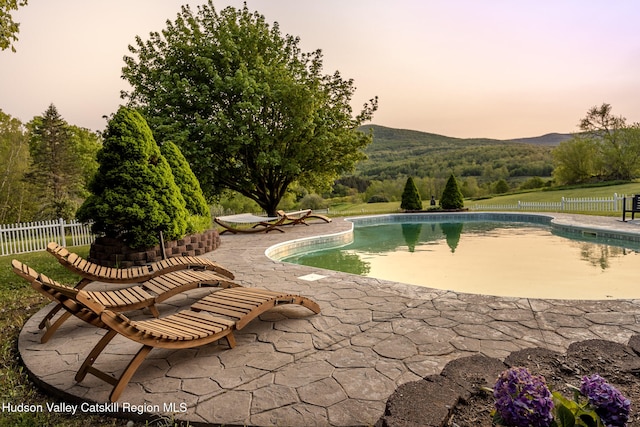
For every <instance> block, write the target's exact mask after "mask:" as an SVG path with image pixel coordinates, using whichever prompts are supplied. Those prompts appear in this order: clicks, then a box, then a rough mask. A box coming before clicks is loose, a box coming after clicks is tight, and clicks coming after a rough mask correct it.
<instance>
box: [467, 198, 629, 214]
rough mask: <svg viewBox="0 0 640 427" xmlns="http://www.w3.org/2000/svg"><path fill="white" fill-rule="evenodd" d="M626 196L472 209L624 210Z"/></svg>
mask: <svg viewBox="0 0 640 427" xmlns="http://www.w3.org/2000/svg"><path fill="white" fill-rule="evenodd" d="M624 198H625V196H623V195H618V194H614V195H613V197H563V198H562V199H561V200H560V201H559V202H520V201H518V202H517V203H512V204H477V205H473V206H470V209H471V210H476V211H484V210H507V211H508V210H517V211H551V212H622V204H623V203H624Z"/></svg>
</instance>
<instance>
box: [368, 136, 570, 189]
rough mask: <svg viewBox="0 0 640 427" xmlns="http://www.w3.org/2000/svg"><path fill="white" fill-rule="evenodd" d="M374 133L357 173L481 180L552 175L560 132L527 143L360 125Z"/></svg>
mask: <svg viewBox="0 0 640 427" xmlns="http://www.w3.org/2000/svg"><path fill="white" fill-rule="evenodd" d="M361 130H363V131H372V132H373V142H372V143H371V144H370V145H369V146H368V147H367V148H366V149H365V152H366V154H367V156H368V160H365V161H363V162H361V163H359V164H358V166H357V172H358V175H359V176H361V177H362V178H365V179H371V180H385V179H396V178H398V177H402V178H403V179H406V177H407V176H413V177H418V178H422V177H439V178H444V179H446V178H447V176H448V175H447V174H448V172H449V171H453V172H454V174H455V175H456V176H459V177H463V178H464V177H472V176H473V177H476V178H477V179H478V180H480V181H482V182H487V181H496V180H498V179H500V178H505V179H506V178H510V177H520V176H551V172H552V170H553V159H552V156H551V150H552V146H551V144H557V143H558V141H561V140H563V139H568V138H569V137H568V136H565V135H555V136H553V137H552V136H545V137H540V138H530V139H529V140H527V141H526V142H520V141H515V140H513V141H500V140H494V139H481V138H474V139H460V138H451V137H447V136H442V135H436V134H431V133H425V132H418V131H411V130H404V129H392V128H387V127H382V126H376V125H365V126H362V128H361Z"/></svg>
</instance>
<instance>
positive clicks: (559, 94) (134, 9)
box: [0, 0, 640, 139]
mask: <svg viewBox="0 0 640 427" xmlns="http://www.w3.org/2000/svg"><path fill="white" fill-rule="evenodd" d="M204 3H205V1H187V0H109V1H102V0H29V4H28V6H26V7H24V8H21V9H20V10H19V11H18V12H15V13H14V20H15V21H17V22H19V23H20V33H19V36H18V37H19V41H18V42H17V43H15V47H16V49H17V53H12V52H11V51H10V50H5V51H0V110H2V111H3V112H5V113H6V114H9V115H11V116H12V117H16V118H18V119H20V120H21V121H22V122H24V123H26V122H28V121H29V120H31V119H32V118H33V117H34V116H38V115H42V114H43V113H44V111H45V110H46V109H47V107H48V106H49V105H50V104H52V103H53V104H54V105H55V106H56V107H57V109H58V112H59V113H60V115H61V116H62V117H63V118H64V119H65V120H66V121H67V122H68V123H69V124H72V125H76V126H81V127H86V128H89V129H91V130H103V129H104V127H105V126H106V120H105V119H104V116H108V115H110V114H111V113H114V112H115V111H116V110H117V108H118V106H119V105H121V104H123V103H124V101H123V100H122V99H121V98H120V91H121V90H127V89H129V86H128V83H127V82H126V81H124V80H122V79H121V69H122V67H123V65H124V61H123V57H124V56H125V55H128V54H129V53H128V49H127V47H128V45H130V44H135V38H136V36H140V37H141V38H142V39H143V40H146V39H148V35H149V33H150V32H151V31H161V30H162V29H164V28H165V27H166V21H167V19H170V20H175V18H176V15H177V14H178V12H179V11H180V6H181V5H183V4H189V5H191V7H192V9H193V10H194V11H195V10H196V8H197V5H200V4H204ZM246 3H247V6H248V7H249V9H250V10H252V11H253V10H257V11H259V12H260V13H261V14H263V15H264V16H265V18H266V19H267V21H268V22H270V23H273V22H278V23H279V25H280V29H281V31H282V33H285V34H291V35H294V36H298V37H300V40H301V42H300V46H301V48H302V49H303V51H313V50H316V49H322V51H323V54H324V72H325V73H326V74H332V73H333V72H334V71H336V70H339V71H340V73H341V75H342V76H343V77H344V78H351V79H353V80H354V82H355V86H356V88H357V90H356V93H355V95H354V98H353V107H354V110H355V111H360V109H361V106H362V104H363V103H364V102H366V101H367V100H369V99H370V98H372V97H374V96H378V97H379V109H378V111H377V112H376V113H375V115H374V117H373V120H372V121H371V123H374V124H377V125H382V126H388V127H393V128H402V129H412V130H419V131H424V132H431V133H436V134H441V135H446V136H452V137H459V138H476V137H486V138H496V139H510V138H520V137H532V136H539V135H543V134H546V133H551V132H561V133H569V132H576V131H577V130H578V128H577V124H578V122H579V120H580V119H581V118H582V117H584V116H585V114H586V112H587V110H588V109H589V108H591V107H593V106H596V105H600V104H602V103H605V102H606V103H609V104H611V106H612V107H613V114H615V115H620V116H623V117H625V118H626V119H627V121H628V122H629V123H634V122H640V31H638V29H637V22H638V19H640V2H638V1H636V0H616V1H615V2H612V1H609V0H322V1H311V0H246ZM242 4H243V2H242V1H241V0H225V1H214V6H215V7H216V9H217V10H222V9H223V8H225V7H227V6H234V7H237V8H240V7H242Z"/></svg>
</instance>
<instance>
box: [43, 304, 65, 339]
mask: <svg viewBox="0 0 640 427" xmlns="http://www.w3.org/2000/svg"><path fill="white" fill-rule="evenodd" d="M52 311H53V310H52ZM54 314H55V313H54ZM70 316H71V313H69V312H68V311H65V312H64V313H62V314H61V315H60V317H58V320H56V321H55V322H53V324H51V325H48V323H49V322H46V323H47V325H48V327H47V332H45V333H44V335H43V336H42V338H40V343H42V344H44V343H46V342H47V341H49V339H50V338H51V337H52V336H53V334H54V333H55V332H56V331H57V330H58V328H59V327H60V326H62V324H63V323H64V322H65V321H66V320H67V319H68V318H69V317H70ZM47 320H48V319H47ZM41 329H42V328H41Z"/></svg>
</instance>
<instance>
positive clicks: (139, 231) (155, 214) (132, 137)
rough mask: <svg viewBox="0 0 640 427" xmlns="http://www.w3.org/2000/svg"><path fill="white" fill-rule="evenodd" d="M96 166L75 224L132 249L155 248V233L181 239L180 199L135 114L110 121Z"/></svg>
mask: <svg viewBox="0 0 640 427" xmlns="http://www.w3.org/2000/svg"><path fill="white" fill-rule="evenodd" d="M98 163H99V168H98V172H97V173H96V174H95V175H94V178H93V180H92V181H91V183H90V185H89V189H90V191H91V195H90V196H89V197H88V198H87V199H86V200H85V201H84V203H83V204H82V206H81V207H80V209H78V212H77V216H78V219H79V220H81V221H86V222H89V221H91V222H92V229H93V231H94V232H95V233H98V234H104V235H106V236H107V237H114V238H119V239H122V240H123V241H124V242H125V243H127V244H128V245H129V246H130V247H132V248H135V249H138V248H148V247H152V246H154V245H157V244H158V242H159V233H160V232H163V234H164V236H165V237H166V238H168V239H178V238H180V237H183V236H184V235H185V233H186V230H187V217H188V212H187V210H186V208H185V201H184V198H183V197H182V194H181V193H180V189H179V188H178V186H177V185H176V183H175V180H174V178H173V174H172V172H171V168H170V166H169V163H168V162H167V160H166V159H165V158H164V156H163V155H162V154H161V152H160V148H159V147H158V145H157V144H156V142H155V140H154V139H153V135H152V134H151V129H149V126H147V123H146V121H145V119H144V118H143V117H142V116H141V115H140V113H138V112H137V111H135V110H131V109H128V108H126V107H121V108H120V109H119V110H118V112H117V113H116V114H115V115H114V116H113V117H112V118H111V120H110V121H109V124H108V125H107V129H106V131H105V133H104V147H103V148H102V149H101V150H100V151H99V152H98Z"/></svg>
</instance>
